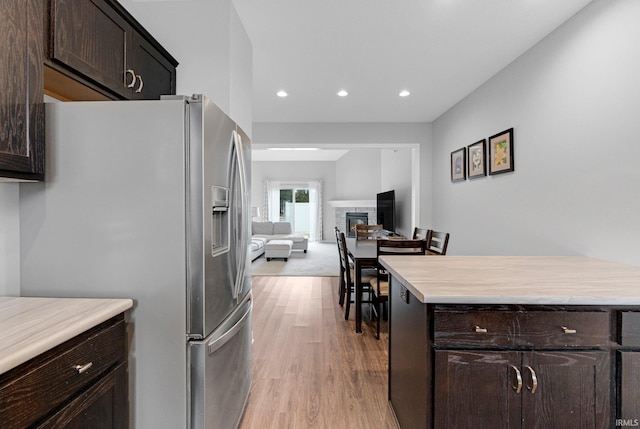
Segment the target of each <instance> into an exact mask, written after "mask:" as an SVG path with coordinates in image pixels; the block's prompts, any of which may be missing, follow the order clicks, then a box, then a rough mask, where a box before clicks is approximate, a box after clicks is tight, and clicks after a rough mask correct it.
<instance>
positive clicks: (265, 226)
mask: <svg viewBox="0 0 640 429" xmlns="http://www.w3.org/2000/svg"><path fill="white" fill-rule="evenodd" d="M271 240H291V241H292V242H293V245H292V247H291V250H302V251H304V253H307V247H308V245H309V239H308V238H307V237H305V236H304V235H302V234H293V233H292V232H291V223H290V222H269V221H266V222H256V221H253V222H252V223H251V260H252V261H253V260H254V259H257V258H259V257H260V256H262V255H263V254H264V246H265V244H267V243H268V242H269V241H271Z"/></svg>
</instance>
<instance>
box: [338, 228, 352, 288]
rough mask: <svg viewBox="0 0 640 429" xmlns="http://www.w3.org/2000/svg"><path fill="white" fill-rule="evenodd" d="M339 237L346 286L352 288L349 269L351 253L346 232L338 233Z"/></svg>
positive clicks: (341, 263)
mask: <svg viewBox="0 0 640 429" xmlns="http://www.w3.org/2000/svg"><path fill="white" fill-rule="evenodd" d="M336 235H337V236H338V251H339V252H340V265H341V267H340V268H341V270H342V271H343V272H344V276H345V280H346V284H347V285H348V286H349V287H350V286H351V285H352V284H353V282H352V279H351V270H350V269H349V253H348V252H347V239H346V237H345V235H344V232H340V231H338V232H336Z"/></svg>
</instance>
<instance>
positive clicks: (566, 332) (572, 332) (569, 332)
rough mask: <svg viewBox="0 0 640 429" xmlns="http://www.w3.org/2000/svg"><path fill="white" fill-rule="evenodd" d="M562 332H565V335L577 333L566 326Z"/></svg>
mask: <svg viewBox="0 0 640 429" xmlns="http://www.w3.org/2000/svg"><path fill="white" fill-rule="evenodd" d="M562 331H563V332H564V333H565V334H575V333H576V330H575V329H569V328H567V327H566V326H563V327H562Z"/></svg>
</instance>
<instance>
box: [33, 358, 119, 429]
mask: <svg viewBox="0 0 640 429" xmlns="http://www.w3.org/2000/svg"><path fill="white" fill-rule="evenodd" d="M126 368H127V367H126V364H124V363H122V364H120V365H119V366H118V367H116V368H115V369H114V370H112V371H111V372H109V373H108V374H107V375H105V376H104V377H103V378H101V379H100V380H98V381H97V382H96V383H95V384H94V385H93V386H91V387H90V388H89V389H87V390H86V391H85V392H83V393H81V394H80V395H78V396H77V397H76V398H75V399H74V400H73V401H71V402H70V403H69V404H68V405H67V406H65V407H64V408H63V409H62V410H60V411H58V412H57V413H56V414H54V415H53V416H52V417H51V418H49V419H47V421H46V422H44V423H43V424H41V425H40V426H38V429H62V428H64V429H86V428H91V429H125V428H128V427H129V418H128V412H127V372H126Z"/></svg>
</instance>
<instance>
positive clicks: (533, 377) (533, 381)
mask: <svg viewBox="0 0 640 429" xmlns="http://www.w3.org/2000/svg"><path fill="white" fill-rule="evenodd" d="M525 368H527V369H528V370H529V373H531V386H527V389H529V390H531V393H536V389H537V388H538V377H536V372H535V371H534V370H533V368H531V367H530V366H529V365H525Z"/></svg>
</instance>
